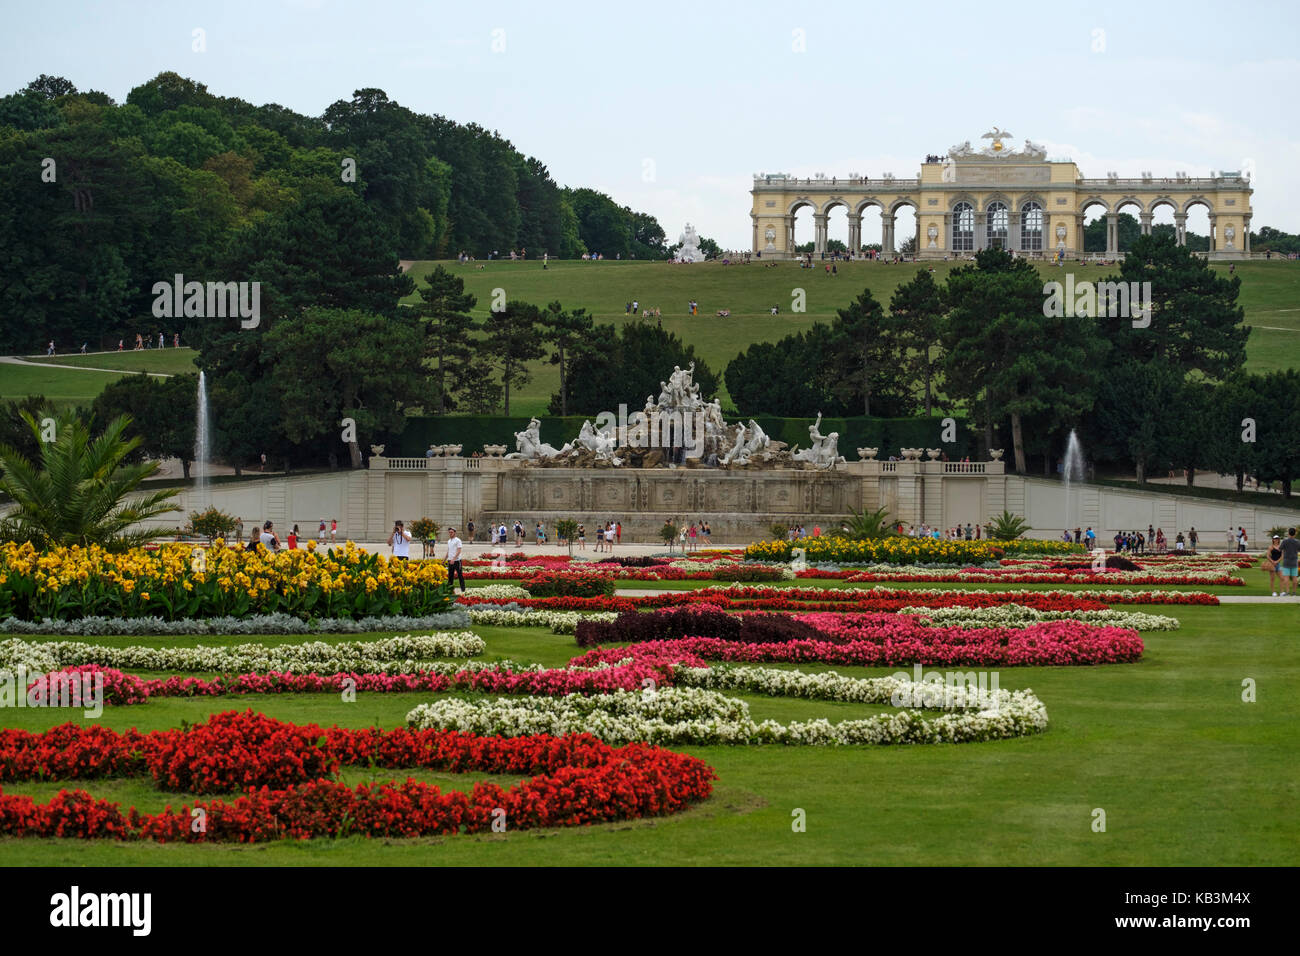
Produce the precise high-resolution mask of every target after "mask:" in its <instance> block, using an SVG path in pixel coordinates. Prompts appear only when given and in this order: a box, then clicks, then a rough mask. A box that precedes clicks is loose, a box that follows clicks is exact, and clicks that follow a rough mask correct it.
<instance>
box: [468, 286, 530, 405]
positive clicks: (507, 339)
mask: <svg viewBox="0 0 1300 956" xmlns="http://www.w3.org/2000/svg"><path fill="white" fill-rule="evenodd" d="M541 321H542V317H541V311H540V310H539V309H538V308H537V306H535V305H529V304H528V303H527V302H514V301H511V302H507V303H506V304H505V308H504V309H501V310H500V311H493V312H490V313H488V318H487V321H486V322H485V323H484V326H483V328H484V331H485V332H486V338H485V339H484V341H483V343H482V346H481V351H482V353H483V354H484V355H486V356H487V358H488V359H489V360H490V361H491V362H492V364H493V366H494V367H495V368H496V371H497V372H498V374H499V375H500V376H501V385H502V391H503V394H504V401H503V407H502V411H503V412H504V413H505V414H506V415H509V414H510V390H511V389H512V388H516V387H518V386H520V385H524V384H526V383H527V382H528V380H529V379H530V378H531V377H532V373H531V371H530V370H529V368H528V363H529V362H531V361H533V360H534V359H538V358H541V357H542V355H543V354H544V353H545V349H544V348H543V347H542V342H541V334H540V329H539V328H538V325H539V324H540V323H541Z"/></svg>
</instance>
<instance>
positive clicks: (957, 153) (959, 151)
mask: <svg viewBox="0 0 1300 956" xmlns="http://www.w3.org/2000/svg"><path fill="white" fill-rule="evenodd" d="M948 155H949V156H951V157H952V158H953V159H958V158H960V157H963V156H974V155H975V150H974V149H972V148H971V144H970V140H966V141H965V142H962V143H958V144H957V145H956V146H954V147H953V148H952V149H950V150H948Z"/></svg>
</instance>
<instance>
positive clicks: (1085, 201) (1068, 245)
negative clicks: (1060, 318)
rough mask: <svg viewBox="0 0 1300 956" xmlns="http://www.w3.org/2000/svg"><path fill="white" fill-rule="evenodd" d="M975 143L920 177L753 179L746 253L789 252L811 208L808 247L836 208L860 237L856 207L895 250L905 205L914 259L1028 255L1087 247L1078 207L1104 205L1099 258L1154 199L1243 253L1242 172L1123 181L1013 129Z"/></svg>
mask: <svg viewBox="0 0 1300 956" xmlns="http://www.w3.org/2000/svg"><path fill="white" fill-rule="evenodd" d="M982 138H983V139H986V140H991V142H990V143H989V144H988V145H987V146H984V147H983V148H980V149H976V148H974V147H972V146H971V144H970V141H969V140H967V141H966V142H964V143H960V144H958V145H957V146H954V147H953V148H952V149H950V150H949V151H948V154H947V155H946V156H928V157H926V161H925V163H924V164H923V165H922V166H921V174H920V176H918V177H917V178H916V179H895V178H893V177H887V178H884V179H866V178H859V177H855V176H850V177H849V178H835V177H832V178H827V177H825V176H817V177H816V178H812V179H795V178H793V177H790V176H785V175H782V174H768V173H760V174H758V175H756V176H755V177H754V188H753V190H752V195H753V198H754V205H753V210H752V212H751V213H750V218H751V219H752V221H753V251H754V252H755V253H762V255H763V257H765V258H768V257H770V258H774V259H785V258H793V256H794V246H795V242H794V220H795V214H796V213H797V212H798V211H799V210H800V209H801V208H802V207H804V206H808V207H810V208H811V209H812V211H813V225H814V231H815V250H816V252H817V253H821V252H824V251H825V249H826V220H827V216H828V215H829V214H830V212H831V211H832V210H833V209H834V208H835V207H836V206H843V207H844V208H845V209H846V210H847V212H848V219H849V241H848V247H849V248H850V249H854V250H856V249H859V248H860V247H861V244H862V216H863V213H865V212H867V211H868V210H869V209H871V208H872V207H876V209H878V210H879V213H880V217H881V232H882V243H881V245H882V247H883V251H884V253H885V254H886V255H889V254H892V253H894V251H895V235H894V223H895V217H896V215H897V214H898V211H899V210H900V209H901V208H903V207H905V206H910V207H911V208H912V210H913V211H914V213H915V216H916V248H917V255H918V256H920V257H921V258H932V259H933V258H942V257H944V256H949V257H952V256H968V255H971V254H973V253H974V252H975V251H977V250H979V249H986V248H993V247H1000V248H1004V249H1009V250H1013V251H1015V252H1016V253H1017V254H1024V255H1029V256H1054V255H1057V254H1058V253H1060V252H1064V254H1065V255H1066V256H1069V257H1074V256H1081V255H1083V226H1084V214H1085V213H1086V212H1087V211H1088V210H1089V209H1091V208H1093V207H1100V210H1101V211H1102V213H1104V214H1105V216H1106V220H1107V229H1106V256H1107V257H1108V258H1114V257H1115V256H1117V255H1120V254H1121V253H1120V252H1119V215H1120V213H1121V211H1123V212H1128V213H1132V214H1135V215H1136V217H1137V218H1138V220H1139V222H1141V224H1142V232H1143V234H1147V233H1150V231H1151V219H1152V216H1153V214H1154V213H1155V211H1156V210H1157V209H1158V208H1159V207H1161V206H1168V207H1169V208H1170V209H1171V210H1172V211H1173V217H1174V227H1175V229H1176V231H1177V236H1178V243H1179V245H1182V244H1183V242H1184V240H1185V231H1186V227H1187V211H1188V210H1189V209H1191V208H1192V207H1193V206H1197V205H1199V206H1203V207H1204V208H1205V210H1206V212H1207V213H1208V215H1209V220H1210V253H1209V255H1210V257H1211V258H1214V259H1231V258H1240V257H1244V256H1247V255H1249V254H1250V217H1251V208H1250V196H1251V188H1250V180H1249V178H1247V177H1244V176H1243V175H1242V174H1241V173H1240V172H1236V171H1234V172H1222V173H1217V174H1215V175H1212V176H1209V177H1201V178H1193V177H1188V176H1187V175H1185V174H1183V173H1179V174H1177V175H1175V176H1173V177H1170V178H1165V177H1153V176H1152V175H1151V174H1150V173H1143V174H1142V175H1141V176H1139V177H1138V178H1136V179H1121V178H1120V177H1119V176H1118V175H1117V174H1115V173H1111V174H1109V175H1108V176H1107V177H1106V178H1105V179H1085V178H1084V177H1083V176H1082V175H1081V174H1080V172H1079V167H1078V166H1077V165H1076V164H1075V163H1073V162H1070V161H1068V160H1066V161H1057V160H1049V159H1048V158H1047V152H1046V150H1045V149H1044V148H1043V147H1041V146H1039V145H1037V144H1035V143H1032V142H1030V141H1029V140H1025V143H1024V146H1023V147H1022V148H1020V149H1019V150H1017V149H1016V148H1015V147H1014V146H1013V145H1012V144H1011V143H1010V142H1009V140H1010V138H1011V135H1010V134H1009V133H1007V132H1006V131H1004V130H1000V129H998V128H997V127H994V128H993V130H992V131H990V132H988V133H985V134H984V136H983V137H982Z"/></svg>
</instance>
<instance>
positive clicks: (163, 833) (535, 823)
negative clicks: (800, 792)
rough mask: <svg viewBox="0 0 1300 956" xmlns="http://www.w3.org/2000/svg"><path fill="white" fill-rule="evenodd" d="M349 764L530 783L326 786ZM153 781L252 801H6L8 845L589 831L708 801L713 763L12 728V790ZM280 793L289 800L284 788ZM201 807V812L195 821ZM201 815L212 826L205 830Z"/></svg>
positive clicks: (245, 735) (426, 734)
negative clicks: (468, 787) (150, 804)
mask: <svg viewBox="0 0 1300 956" xmlns="http://www.w3.org/2000/svg"><path fill="white" fill-rule="evenodd" d="M340 765H349V766H364V767H384V768H391V769H402V768H406V769H410V768H416V767H419V768H426V769H434V770H442V771H447V772H457V773H460V772H475V773H492V774H519V775H530V776H531V779H528V780H524V781H522V782H521V783H519V784H517V785H515V786H513V787H511V788H510V789H508V790H506V789H503V788H502V787H500V786H497V785H496V784H492V783H478V784H475V785H474V788H473V790H472V791H471V792H469V793H462V792H459V791H450V792H447V793H443V792H442V791H441V790H440V789H439V788H438V787H436V786H433V785H431V784H426V783H420V782H418V781H414V780H409V779H408V780H407V781H406V782H405V783H400V784H394V783H382V784H373V785H366V786H359V787H355V788H354V787H349V786H347V785H345V784H341V783H337V782H335V781H332V780H328V779H323V777H324V776H325V775H327V774H329V773H333V772H335V771H336V770H337V768H338V767H339V766H340ZM145 773H150V774H152V775H153V777H154V779H155V781H156V782H157V783H158V784H159V786H178V787H183V788H187V789H189V790H191V791H192V792H200V793H202V792H208V791H209V790H210V789H211V788H215V787H219V786H246V787H247V789H246V791H245V792H244V793H243V795H241V796H238V797H236V798H235V799H233V800H232V801H230V802H226V801H225V800H222V799H216V800H212V801H206V802H204V801H195V802H194V803H193V804H191V805H184V806H182V807H181V808H180V809H179V810H173V809H171V808H170V807H169V808H168V809H166V810H164V811H162V812H161V813H157V814H148V813H140V812H139V811H137V810H136V809H135V808H134V807H132V808H130V810H128V811H127V812H125V813H123V812H122V811H121V809H120V808H119V806H118V805H117V804H115V803H110V802H108V801H106V800H102V799H96V798H95V797H93V796H91V795H90V794H88V793H86V792H85V791H82V790H75V791H71V792H69V791H67V790H63V791H60V792H59V793H58V794H57V795H55V796H54V797H53V798H52V799H51V800H50V801H49V802H48V803H44V804H42V803H37V802H36V801H35V800H33V799H32V798H31V797H28V796H17V795H8V794H4V793H3V792H2V791H0V834H3V835H6V836H46V837H48V836H68V837H82V838H114V839H121V840H130V839H152V840H157V841H159V842H177V841H187V842H191V843H202V842H240V843H253V842H262V841H266V840H278V839H304V840H305V839H311V838H313V837H334V836H348V835H360V836H367V837H418V836H430V835H435V834H447V833H479V832H483V831H486V830H489V829H491V828H492V824H493V822H494V820H498V819H499V820H501V821H502V822H504V824H505V826H506V829H508V830H513V829H526V828H531V827H548V826H578V825H584V824H590V823H603V822H608V821H613V820H627V819H634V818H637V817H643V816H656V815H662V814H668V813H674V812H677V811H680V810H682V809H685V808H686V807H687V806H689V805H690V804H691V803H694V802H696V801H699V800H703V799H706V798H707V797H708V796H709V795H710V793H711V792H712V781H713V780H714V779H716V774H715V773H714V771H713V769H712V768H711V767H709V766H708V765H707V764H705V763H704V762H703V761H701V760H698V759H696V758H694V757H690V756H687V755H685V754H678V753H674V752H672V751H669V750H664V749H662V748H659V747H652V746H650V745H648V744H629V745H627V746H624V747H611V746H609V745H608V744H605V743H602V742H601V741H600V740H597V739H596V738H595V737H592V736H591V735H590V734H574V735H570V736H566V737H552V736H549V735H545V734H539V735H536V736H531V737H482V736H479V735H477V734H469V733H459V732H455V731H442V730H412V729H409V728H398V729H396V730H380V729H378V728H367V729H363V730H353V729H349V728H344V727H331V728H328V729H323V728H321V727H319V726H317V725H315V724H307V725H301V726H300V725H295V724H288V723H283V722H281V721H277V720H273V719H272V718H269V717H266V716H264V715H262V714H254V713H253V712H252V711H248V712H245V713H243V714H240V713H236V712H227V713H224V714H217V715H214V716H213V717H212V718H211V719H210V720H209V721H208V722H207V723H206V724H200V725H197V726H194V727H188V728H185V729H183V730H167V731H153V732H151V733H147V734H143V733H140V732H139V731H137V730H134V729H132V730H128V731H125V732H123V733H120V734H119V733H116V732H115V731H112V730H108V729H106V728H103V727H98V726H95V727H82V726H79V725H76V724H64V725H62V726H60V727H55V728H54V729H53V730H49V731H47V732H45V733H42V734H32V733H29V732H27V731H21V730H0V781H4V782H14V781H22V780H34V779H42V780H48V779H56V780H57V779H91V778H104V777H119V776H138V775H143V774H145ZM274 787H281V788H280V789H273V788H274ZM198 810H201V811H202V813H201V814H199V813H194V812H192V811H198ZM196 820H202V825H201V826H199V825H196Z"/></svg>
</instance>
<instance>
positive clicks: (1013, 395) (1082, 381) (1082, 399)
mask: <svg viewBox="0 0 1300 956" xmlns="http://www.w3.org/2000/svg"><path fill="white" fill-rule="evenodd" d="M975 258H976V264H975V265H974V266H964V267H961V268H959V269H955V270H953V272H952V273H950V274H949V276H948V285H947V290H946V293H945V294H946V298H947V300H948V302H950V303H952V309H951V311H950V312H949V314H948V320H947V322H946V324H945V327H944V330H943V335H942V343H943V347H944V350H945V352H946V355H945V358H944V371H945V377H946V390H947V392H948V394H949V396H950V397H954V398H958V399H965V400H966V401H967V402H968V403H969V404H970V406H971V408H972V411H974V412H976V414H977V415H978V414H979V413H980V412H981V411H982V413H983V419H984V424H985V427H986V429H987V430H989V431H990V432H991V429H992V424H993V422H994V420H995V418H996V417H998V416H1001V415H1005V416H1006V417H1007V418H1009V419H1010V424H1011V441H1012V446H1013V448H1014V451H1015V466H1016V470H1017V471H1018V472H1021V473H1022V474H1023V473H1024V472H1025V470H1026V465H1025V446H1026V443H1025V434H1024V422H1025V419H1026V418H1031V417H1035V416H1038V417H1043V416H1046V418H1047V421H1046V422H1045V424H1046V427H1047V430H1049V431H1050V430H1052V429H1054V428H1058V427H1059V425H1060V423H1061V422H1067V421H1070V420H1074V419H1076V418H1077V417H1078V416H1080V415H1081V414H1082V413H1083V412H1085V411H1087V410H1088V409H1090V408H1091V407H1092V403H1093V396H1092V381H1093V376H1094V375H1095V371H1094V370H1095V369H1096V368H1097V367H1098V364H1099V362H1100V359H1101V358H1102V356H1103V355H1104V348H1105V345H1104V343H1102V342H1100V340H1099V339H1098V338H1097V336H1096V333H1095V330H1094V328H1093V327H1092V320H1091V319H1087V318H1084V317H1073V316H1064V315H1062V316H1055V317H1051V316H1047V315H1044V311H1045V310H1044V294H1043V286H1042V281H1041V279H1040V278H1039V275H1038V272H1037V270H1035V269H1034V267H1033V266H1031V265H1030V264H1029V263H1028V262H1027V261H1026V260H1024V259H1017V258H1012V256H1011V255H1010V254H1009V253H1007V252H1004V251H1002V250H1000V249H984V250H981V251H980V252H978V253H976V256H975Z"/></svg>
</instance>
